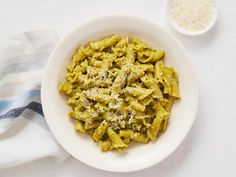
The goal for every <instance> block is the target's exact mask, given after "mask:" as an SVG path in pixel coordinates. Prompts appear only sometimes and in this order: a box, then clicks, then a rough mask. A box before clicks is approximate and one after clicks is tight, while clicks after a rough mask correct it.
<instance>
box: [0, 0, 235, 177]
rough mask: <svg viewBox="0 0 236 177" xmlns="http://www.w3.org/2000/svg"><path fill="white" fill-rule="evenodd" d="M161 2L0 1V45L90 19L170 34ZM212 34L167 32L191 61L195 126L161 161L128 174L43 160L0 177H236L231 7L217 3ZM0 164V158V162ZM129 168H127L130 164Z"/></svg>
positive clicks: (230, 0) (229, 3)
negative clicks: (154, 26) (196, 92)
mask: <svg viewBox="0 0 236 177" xmlns="http://www.w3.org/2000/svg"><path fill="white" fill-rule="evenodd" d="M166 1H167V0H71V1H66V0H64V1H63V0H38V1H33V0H24V1H17V0H14V1H13V0H0V22H1V25H0V40H1V39H3V38H4V37H7V36H9V35H12V34H15V33H19V32H23V31H28V30H37V29H45V28H46V29H54V30H55V31H57V32H58V34H59V36H62V35H63V34H65V33H66V32H67V31H70V30H71V29H72V28H73V27H74V26H76V25H77V24H80V23H82V22H84V21H86V20H88V19H90V18H93V17H97V16H101V15H109V14H130V15H136V16H141V17H144V18H147V19H149V20H152V21H154V22H156V23H159V24H161V25H162V26H163V27H164V28H166V29H168V30H170V31H172V29H171V28H170V27H169V26H168V24H167V22H166ZM217 7H218V11H219V18H218V21H217V24H216V25H215V26H214V28H213V29H212V30H211V31H210V32H208V33H207V34H205V35H203V36H199V37H187V36H183V35H180V34H178V33H176V32H174V31H172V32H173V33H174V34H175V35H176V37H177V38H178V39H179V40H180V41H181V42H182V43H183V45H184V46H185V47H186V48H187V50H188V51H189V53H190V55H191V56H192V60H193V63H194V65H195V68H196V71H197V74H198V78H199V84H200V103H199V110H198V115H197V118H196V121H195V124H194V126H193V128H192V130H191V132H190V133H189V135H188V136H187V138H186V139H185V141H184V142H183V143H182V145H181V146H180V147H179V148H178V149H177V150H176V151H175V152H174V153H173V154H172V155H171V156H169V157H168V158H167V159H166V160H164V161H163V162H161V163H160V164H157V165H155V166H153V167H151V168H149V169H146V170H143V171H138V172H134V173H128V174H119V173H110V172H104V171H100V170H96V169H93V168H91V167H89V166H87V165H84V164H82V163H80V162H78V161H77V160H74V159H73V158H69V159H67V160H66V161H64V162H62V163H55V162H54V161H53V159H51V158H46V159H42V160H39V161H36V162H33V163H29V164H26V165H22V166H18V167H14V168H10V169H5V170H2V171H0V176H1V177H28V176H29V177H31V176H34V177H38V176H39V177H42V176H46V177H47V176H55V177H67V176H68V177H75V176H76V177H78V176H81V177H95V176H98V177H113V176H114V177H118V176H122V177H143V176H148V177H156V176H158V177H184V176H186V177H188V176H194V177H205V176H206V177H208V176H214V177H222V176H227V177H228V176H229V177H234V176H235V175H236V172H235V171H236V169H235V167H236V108H235V105H236V78H235V76H236V11H235V8H236V1H235V0H224V1H220V0H218V1H217ZM0 158H1V157H0ZM130 165H132V164H130Z"/></svg>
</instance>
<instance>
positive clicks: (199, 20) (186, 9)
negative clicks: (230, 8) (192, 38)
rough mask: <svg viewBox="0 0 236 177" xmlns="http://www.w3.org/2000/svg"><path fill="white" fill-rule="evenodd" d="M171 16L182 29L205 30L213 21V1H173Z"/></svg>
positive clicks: (171, 3)
mask: <svg viewBox="0 0 236 177" xmlns="http://www.w3.org/2000/svg"><path fill="white" fill-rule="evenodd" d="M170 16H171V18H172V19H173V20H174V21H175V22H176V23H177V25H178V26H180V27H181V28H184V29H186V30H189V31H200V30H203V29H205V28H206V27H207V25H208V24H209V23H210V21H211V20H212V17H213V0H172V1H171V2H170Z"/></svg>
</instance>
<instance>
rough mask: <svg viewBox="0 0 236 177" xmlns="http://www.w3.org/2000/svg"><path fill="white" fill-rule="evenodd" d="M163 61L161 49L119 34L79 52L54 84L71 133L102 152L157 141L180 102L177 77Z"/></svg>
mask: <svg viewBox="0 0 236 177" xmlns="http://www.w3.org/2000/svg"><path fill="white" fill-rule="evenodd" d="M164 57H165V52H164V50H161V49H158V50H156V49H153V48H152V47H150V46H149V45H147V44H145V43H144V42H142V41H141V40H139V39H136V38H135V39H130V38H128V37H123V38H121V37H119V36H118V35H113V36H111V37H106V38H103V39H101V40H97V41H92V42H90V43H89V44H88V45H87V46H81V47H80V48H78V49H77V50H76V51H75V53H74V55H73V56H72V62H71V63H70V65H69V66H68V67H67V73H66V75H65V79H64V81H62V82H61V83H60V84H59V91H60V92H61V93H62V94H64V95H66V97H67V104H68V106H70V108H71V110H70V112H69V116H70V117H71V118H72V120H73V121H74V124H75V126H74V127H75V130H76V131H78V132H80V133H88V134H89V135H90V136H91V138H92V139H93V140H94V141H95V142H96V143H98V146H99V148H100V149H101V150H102V151H112V150H124V149H127V148H128V146H129V143H130V142H132V141H134V142H139V143H148V142H149V141H153V140H156V139H157V137H158V135H159V134H160V132H163V131H165V130H166V128H167V123H168V119H169V116H170V111H171V108H172V105H173V104H174V102H175V100H177V99H179V98H180V94H179V81H178V75H177V73H176V71H175V69H174V68H172V67H170V66H167V65H165V64H164Z"/></svg>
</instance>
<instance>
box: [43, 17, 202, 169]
mask: <svg viewBox="0 0 236 177" xmlns="http://www.w3.org/2000/svg"><path fill="white" fill-rule="evenodd" d="M111 34H118V35H120V36H128V37H131V38H132V37H138V38H139V39H141V40H143V41H144V42H145V43H147V44H150V45H151V46H153V47H154V48H162V49H164V50H165V51H166V56H165V62H166V63H167V64H169V65H171V66H173V67H174V68H175V69H176V71H177V73H178V75H179V79H180V80H179V82H180V94H181V100H180V101H178V102H176V103H175V104H174V107H173V109H172V111H171V117H170V119H169V122H168V128H167V130H166V131H165V132H164V133H163V134H162V135H161V136H160V137H159V138H158V140H157V141H155V142H150V143H148V144H145V145H144V144H138V143H135V144H134V145H133V146H132V147H130V148H129V149H128V150H127V152H126V153H119V152H107V153H104V152H101V151H100V149H99V148H98V145H97V143H95V142H93V141H92V139H91V138H90V137H89V136H87V135H85V134H81V133H78V132H76V131H75V130H74V125H73V123H72V121H70V119H69V117H68V111H69V107H68V106H67V105H66V103H65V98H64V97H63V96H62V95H61V94H60V93H59V91H58V84H59V83H60V82H61V81H62V80H63V79H64V76H65V73H66V66H67V65H68V63H69V62H70V61H71V56H72V54H73V53H74V51H75V49H77V48H78V47H79V46H80V45H86V44H87V43H88V42H89V41H91V40H95V39H99V38H101V37H104V36H108V35H111ZM41 88H42V92H41V99H42V105H43V111H44V115H45V118H46V120H47V123H48V125H49V127H50V130H51V132H52V133H53V135H54V136H55V138H56V140H57V141H58V142H59V143H60V145H61V146H62V147H63V148H64V149H65V150H66V151H67V152H68V153H70V154H71V155H72V156H74V157H75V158H76V159H78V160H80V161H81V162H84V163H86V164H88V165H90V166H92V167H95V168H98V169H102V170H107V171H113V172H130V171H137V170H141V169H144V168H148V167H150V166H152V165H154V164H156V163H158V162H160V161H162V160H163V159H165V158H166V157H167V156H169V155H170V154H171V153H172V152H173V151H174V150H175V149H176V148H177V147H178V146H179V145H180V143H181V142H182V141H183V140H184V138H185V137H186V135H187V133H188V132H189V130H190V128H191V127H192V124H193V122H194V119H195V116H196V112H197V106H198V84H197V78H196V75H195V72H194V68H193V65H192V63H191V59H190V58H189V55H188V54H187V51H186V50H185V49H184V47H183V46H182V45H181V44H180V42H179V41H178V40H177V39H176V38H175V37H174V36H173V35H172V34H170V33H169V32H167V31H166V30H164V29H163V28H161V27H160V26H159V25H157V24H154V23H152V22H149V21H147V20H144V19H140V18H138V17H130V16H107V17H100V18H97V19H94V20H91V21H89V22H87V23H84V24H82V25H80V26H78V27H76V28H75V29H74V30H73V31H71V32H70V33H68V34H66V35H65V36H64V38H62V39H61V41H60V42H59V43H58V44H57V46H56V47H55V49H54V51H53V52H52V54H51V56H50V58H49V60H48V63H47V66H46V70H45V74H44V77H43V81H42V87H41Z"/></svg>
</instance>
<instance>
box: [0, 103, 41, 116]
mask: <svg viewBox="0 0 236 177" xmlns="http://www.w3.org/2000/svg"><path fill="white" fill-rule="evenodd" d="M25 109H31V110H33V111H35V112H37V113H38V114H40V115H41V116H44V115H43V110H42V105H41V104H40V103H38V102H31V103H29V104H28V105H27V106H24V107H20V108H14V109H11V110H10V111H8V112H7V113H6V114H4V115H2V116H0V119H5V118H16V117H18V116H19V115H20V114H22V113H23V112H24V110H25Z"/></svg>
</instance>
